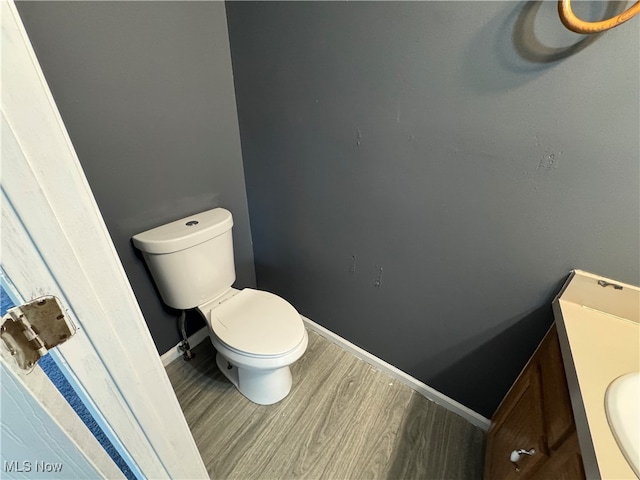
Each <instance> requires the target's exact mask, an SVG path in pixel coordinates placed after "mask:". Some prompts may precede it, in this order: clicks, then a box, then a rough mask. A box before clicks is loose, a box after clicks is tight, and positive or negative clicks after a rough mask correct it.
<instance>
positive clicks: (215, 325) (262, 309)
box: [207, 288, 304, 356]
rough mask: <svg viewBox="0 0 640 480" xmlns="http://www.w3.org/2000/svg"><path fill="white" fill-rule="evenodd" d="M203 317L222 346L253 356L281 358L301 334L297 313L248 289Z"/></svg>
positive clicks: (272, 297)
mask: <svg viewBox="0 0 640 480" xmlns="http://www.w3.org/2000/svg"><path fill="white" fill-rule="evenodd" d="M207 317H208V318H209V320H210V325H211V329H212V330H213V332H214V333H215V335H216V336H217V337H218V338H219V339H220V340H221V341H222V342H223V343H225V344H227V345H228V346H229V347H231V348H233V349H235V350H238V351H241V352H246V353H251V354H254V355H270V356H271V355H283V354H285V353H287V352H288V351H290V350H292V349H293V348H295V347H296V346H297V345H298V343H300V340H301V339H302V337H303V335H304V325H303V323H302V319H301V318H300V314H299V313H298V312H297V311H296V309H295V308H293V307H292V306H291V305H290V304H289V303H288V302H287V301H286V300H283V299H282V298H280V297H278V296H276V295H273V294H271V293H268V292H261V291H258V290H253V289H250V288H245V289H244V290H242V291H241V292H239V293H238V294H236V295H234V296H233V297H231V298H230V299H228V300H226V301H224V302H223V303H221V304H220V305H219V306H217V307H216V308H214V309H212V310H211V311H210V313H209V315H207Z"/></svg>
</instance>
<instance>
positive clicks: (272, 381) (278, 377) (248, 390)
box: [216, 352, 292, 405]
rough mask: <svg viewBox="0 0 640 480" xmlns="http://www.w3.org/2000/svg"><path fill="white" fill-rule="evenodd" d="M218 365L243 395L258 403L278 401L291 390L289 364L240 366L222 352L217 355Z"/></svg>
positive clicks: (267, 403) (268, 403) (264, 403)
mask: <svg viewBox="0 0 640 480" xmlns="http://www.w3.org/2000/svg"><path fill="white" fill-rule="evenodd" d="M216 365H218V368H219V369H220V371H221V372H222V374H223V375H224V376H225V377H227V378H228V379H229V381H230V382H231V383H233V384H234V385H235V387H236V388H237V389H238V391H239V392H240V393H241V394H242V395H244V396H245V397H247V398H248V399H249V400H251V401H252V402H253V403H257V404H258V405H272V404H274V403H277V402H279V401H280V400H282V399H283V398H285V397H286V396H287V395H289V392H290V391H291V384H292V378H291V370H290V369H289V367H288V366H286V367H281V368H276V369H274V370H254V369H247V368H239V367H237V366H236V365H233V364H232V363H231V362H230V361H229V360H228V359H227V358H225V357H224V355H222V354H221V353H220V352H218V353H217V355H216ZM229 366H231V368H229Z"/></svg>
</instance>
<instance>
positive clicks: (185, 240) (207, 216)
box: [133, 208, 233, 254]
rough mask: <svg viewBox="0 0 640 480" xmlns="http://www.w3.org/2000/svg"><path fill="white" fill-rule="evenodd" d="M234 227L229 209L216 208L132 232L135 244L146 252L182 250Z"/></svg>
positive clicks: (159, 252)
mask: <svg viewBox="0 0 640 480" xmlns="http://www.w3.org/2000/svg"><path fill="white" fill-rule="evenodd" d="M231 227H233V217H232V216H231V212H229V210H225V209H224V208H214V209H213V210H207V211H206V212H202V213H196V214H195V215H191V216H188V217H185V218H181V219H180V220H176V221H174V222H171V223H167V224H166V225H161V226H159V227H156V228H152V229H151V230H147V231H146V232H142V233H138V234H137V235H134V236H133V244H134V245H135V246H136V247H137V248H139V249H140V250H142V251H143V252H147V253H153V254H165V253H173V252H179V251H180V250H184V249H185V248H189V247H193V246H195V245H198V244H200V243H202V242H206V241H207V240H211V239H212V238H215V237H217V236H218V235H221V234H223V233H225V232H227V231H228V230H230V229H231Z"/></svg>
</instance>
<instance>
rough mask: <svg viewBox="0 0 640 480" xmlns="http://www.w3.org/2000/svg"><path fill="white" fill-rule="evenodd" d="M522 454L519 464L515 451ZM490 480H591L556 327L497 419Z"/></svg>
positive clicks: (490, 439) (488, 463)
mask: <svg viewBox="0 0 640 480" xmlns="http://www.w3.org/2000/svg"><path fill="white" fill-rule="evenodd" d="M520 449H522V450H527V451H530V450H531V449H534V450H535V453H534V454H532V455H526V454H521V455H520V459H519V460H518V461H517V462H516V463H515V464H514V463H512V462H511V459H510V456H511V453H512V452H513V451H514V450H520ZM484 478H485V480H511V479H535V480H554V479H557V480H582V479H584V478H585V474H584V469H583V467H582V458H581V456H580V448H579V446H578V437H577V435H576V427H575V422H574V419H573V411H572V409H571V400H570V398H569V389H568V387H567V380H566V377H565V373H564V365H563V363H562V354H561V353H560V344H559V343H558V334H557V332H556V327H555V324H554V325H553V326H552V327H551V329H550V330H549V332H548V333H547V335H546V336H545V337H544V339H543V340H542V343H541V344H540V346H539V347H538V349H537V350H536V351H535V353H534V354H533V357H531V359H530V360H529V363H527V365H526V367H525V368H524V370H523V371H522V373H521V374H520V376H519V377H518V379H517V380H516V383H514V385H513V386H512V387H511V389H510V390H509V392H508V393H507V396H506V397H505V398H504V400H503V401H502V403H501V404H500V407H498V410H497V411H496V413H495V415H494V416H493V419H492V422H491V428H490V429H489V431H488V432H487V452H486V460H485V470H484Z"/></svg>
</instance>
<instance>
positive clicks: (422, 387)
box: [302, 316, 491, 431]
mask: <svg viewBox="0 0 640 480" xmlns="http://www.w3.org/2000/svg"><path fill="white" fill-rule="evenodd" d="M302 320H303V321H304V323H305V325H306V326H307V328H308V329H309V330H313V331H314V332H316V333H317V334H319V335H321V336H323V337H324V338H326V339H327V340H329V341H330V342H332V343H335V344H336V345H338V346H339V347H341V348H343V349H345V350H346V351H348V352H350V353H352V354H353V355H355V356H356V357H358V358H360V359H361V360H364V361H365V362H367V363H368V364H369V365H372V366H373V367H375V368H377V369H378V370H381V371H383V372H384V373H386V374H387V375H389V376H391V377H393V378H395V379H396V380H398V381H400V382H402V383H404V384H405V385H407V386H408V387H410V388H412V389H413V390H415V391H416V392H418V393H419V394H420V395H422V396H423V397H425V398H427V399H429V400H431V401H432V402H434V403H437V404H438V405H441V406H442V407H444V408H446V409H447V410H449V411H450V412H453V413H455V414H457V415H460V416H461V417H462V418H464V419H465V420H467V421H468V422H469V423H471V424H473V425H475V426H477V427H478V428H481V429H482V430H484V431H487V430H489V427H490V426H491V420H489V419H488V418H485V417H483V416H482V415H480V414H479V413H476V412H474V411H473V410H471V409H470V408H468V407H465V406H464V405H462V404H461V403H458V402H456V401H455V400H453V399H452V398H449V397H447V396H446V395H444V394H443V393H440V392H438V391H437V390H434V389H433V388H431V387H430V386H429V385H426V384H424V383H422V382H421V381H419V380H417V379H415V378H413V377H412V376H411V375H409V374H407V373H405V372H403V371H402V370H400V369H398V368H396V367H394V366H393V365H390V364H388V363H387V362H385V361H384V360H381V359H380V358H378V357H376V356H375V355H372V354H371V353H369V352H367V351H366V350H363V349H362V348H360V347H358V346H357V345H354V344H353V343H351V342H349V341H347V340H345V339H344V338H342V337H340V336H339V335H337V334H335V333H333V332H332V331H330V330H327V329H326V328H324V327H323V326H321V325H318V324H317V323H315V322H313V321H311V320H309V319H308V318H306V317H304V316H302Z"/></svg>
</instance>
